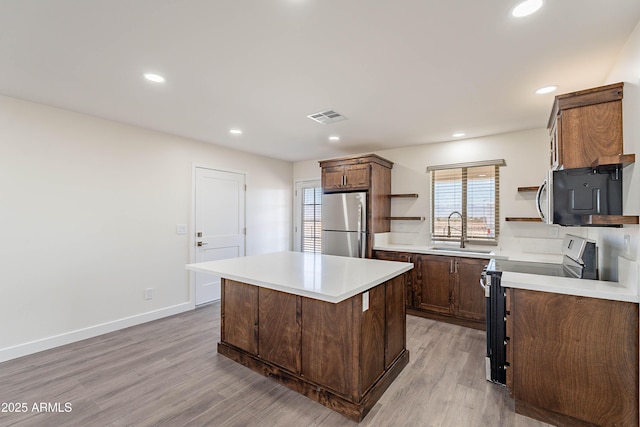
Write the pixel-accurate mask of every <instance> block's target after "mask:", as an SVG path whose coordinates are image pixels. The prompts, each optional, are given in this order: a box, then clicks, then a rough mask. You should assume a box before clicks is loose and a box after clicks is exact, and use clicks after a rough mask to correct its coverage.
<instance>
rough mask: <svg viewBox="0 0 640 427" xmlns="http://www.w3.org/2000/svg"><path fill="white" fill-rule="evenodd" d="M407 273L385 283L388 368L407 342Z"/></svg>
mask: <svg viewBox="0 0 640 427" xmlns="http://www.w3.org/2000/svg"><path fill="white" fill-rule="evenodd" d="M406 276H407V275H404V274H403V275H400V276H397V277H394V278H393V279H391V280H389V281H388V282H387V283H386V285H385V324H386V327H385V331H386V337H385V347H384V368H385V369H388V368H389V366H391V364H392V363H393V361H394V360H395V359H396V357H398V355H400V354H401V353H402V351H403V350H404V346H405V342H406V331H407V325H406V319H407V316H406V315H405V313H406V312H405V307H404V306H403V304H404V302H405V297H404V294H405V284H404V279H405V277H406Z"/></svg>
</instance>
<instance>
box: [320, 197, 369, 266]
mask: <svg viewBox="0 0 640 427" xmlns="http://www.w3.org/2000/svg"><path fill="white" fill-rule="evenodd" d="M322 253H323V254H327V255H341V256H349V257H358V258H364V257H365V256H366V253H367V193H366V192H361V193H334V194H323V195H322Z"/></svg>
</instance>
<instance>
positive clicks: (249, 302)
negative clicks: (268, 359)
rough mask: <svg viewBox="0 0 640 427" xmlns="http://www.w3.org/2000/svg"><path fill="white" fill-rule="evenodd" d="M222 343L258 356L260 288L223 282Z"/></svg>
mask: <svg viewBox="0 0 640 427" xmlns="http://www.w3.org/2000/svg"><path fill="white" fill-rule="evenodd" d="M221 314H222V337H221V338H222V341H223V342H225V343H227V344H231V345H233V346H235V347H238V348H240V349H242V350H245V351H247V352H249V353H251V354H258V288H257V287H256V286H253V285H248V284H246V283H241V282H236V281H233V280H227V279H223V281H222V313H221Z"/></svg>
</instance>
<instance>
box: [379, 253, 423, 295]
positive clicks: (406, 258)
mask: <svg viewBox="0 0 640 427" xmlns="http://www.w3.org/2000/svg"><path fill="white" fill-rule="evenodd" d="M374 258H376V259H381V260H385V261H398V262H412V263H413V265H414V267H413V270H410V271H407V272H406V273H404V282H405V288H406V292H405V305H406V307H409V308H413V294H414V291H415V289H414V284H415V283H416V279H415V271H417V269H418V265H417V258H418V256H417V255H416V254H412V253H408V252H393V251H375V254H374Z"/></svg>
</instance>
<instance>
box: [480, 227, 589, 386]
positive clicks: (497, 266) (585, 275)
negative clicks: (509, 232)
mask: <svg viewBox="0 0 640 427" xmlns="http://www.w3.org/2000/svg"><path fill="white" fill-rule="evenodd" d="M562 253H563V262H562V264H552V263H540V262H529V261H510V260H494V259H492V260H491V261H490V262H489V265H488V266H487V267H486V268H485V271H484V272H483V273H482V277H481V278H480V285H481V286H482V287H483V288H484V290H485V297H486V307H487V355H486V378H487V380H488V381H492V382H495V383H498V384H504V383H505V360H506V341H505V340H506V331H505V320H506V317H505V316H506V306H505V290H504V288H503V287H502V286H501V280H502V273H503V272H512V273H525V274H536V275H542V276H555V277H571V278H578V279H597V278H598V267H597V266H598V250H597V247H596V244H595V242H592V241H589V240H587V239H585V238H583V237H580V236H574V235H571V234H567V235H566V236H565V238H564V240H563V242H562Z"/></svg>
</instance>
